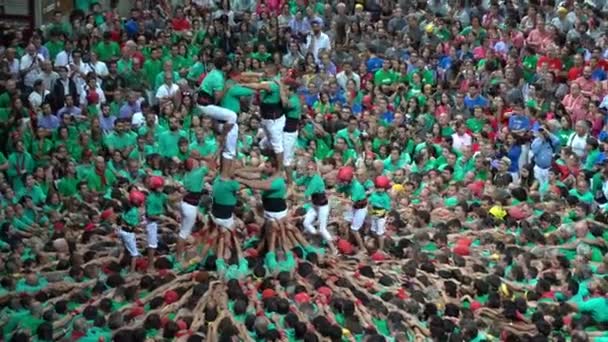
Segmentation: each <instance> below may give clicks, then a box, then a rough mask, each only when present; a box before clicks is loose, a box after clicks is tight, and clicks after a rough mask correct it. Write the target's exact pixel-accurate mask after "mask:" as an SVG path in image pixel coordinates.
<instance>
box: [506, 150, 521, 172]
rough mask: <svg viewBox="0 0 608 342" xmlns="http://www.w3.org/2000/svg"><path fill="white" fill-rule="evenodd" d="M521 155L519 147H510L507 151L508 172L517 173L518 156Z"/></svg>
mask: <svg viewBox="0 0 608 342" xmlns="http://www.w3.org/2000/svg"><path fill="white" fill-rule="evenodd" d="M520 155H521V145H514V146H512V147H511V148H510V149H509V151H507V157H509V160H511V166H509V172H518V171H519V156H520Z"/></svg>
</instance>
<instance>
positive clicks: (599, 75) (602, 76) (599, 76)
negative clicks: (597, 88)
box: [591, 68, 606, 81]
mask: <svg viewBox="0 0 608 342" xmlns="http://www.w3.org/2000/svg"><path fill="white" fill-rule="evenodd" d="M591 80H592V81H604V80H606V72H605V71H604V69H602V68H597V69H595V70H593V71H592V72H591Z"/></svg>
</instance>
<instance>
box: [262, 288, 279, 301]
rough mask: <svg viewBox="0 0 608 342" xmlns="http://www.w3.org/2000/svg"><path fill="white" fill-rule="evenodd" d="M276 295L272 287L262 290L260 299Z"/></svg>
mask: <svg viewBox="0 0 608 342" xmlns="http://www.w3.org/2000/svg"><path fill="white" fill-rule="evenodd" d="M275 295H276V292H274V290H273V289H266V290H264V291H263V292H262V299H268V298H271V297H274V296H275Z"/></svg>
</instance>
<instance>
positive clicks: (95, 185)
mask: <svg viewBox="0 0 608 342" xmlns="http://www.w3.org/2000/svg"><path fill="white" fill-rule="evenodd" d="M104 176H105V177H104V178H105V182H104V180H103V179H102V177H101V176H100V175H98V174H97V172H96V171H95V170H93V171H92V172H89V173H88V176H87V184H88V186H89V190H91V191H95V192H100V193H105V192H106V191H107V190H108V189H109V188H110V187H111V186H112V185H113V184H114V182H115V181H116V176H115V175H114V173H113V172H112V171H110V169H108V168H106V169H105V172H104Z"/></svg>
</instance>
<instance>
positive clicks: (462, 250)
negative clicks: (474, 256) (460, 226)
mask: <svg viewBox="0 0 608 342" xmlns="http://www.w3.org/2000/svg"><path fill="white" fill-rule="evenodd" d="M470 253H471V251H470V250H469V246H467V245H456V246H454V254H457V255H460V256H465V255H469V254H470Z"/></svg>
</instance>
